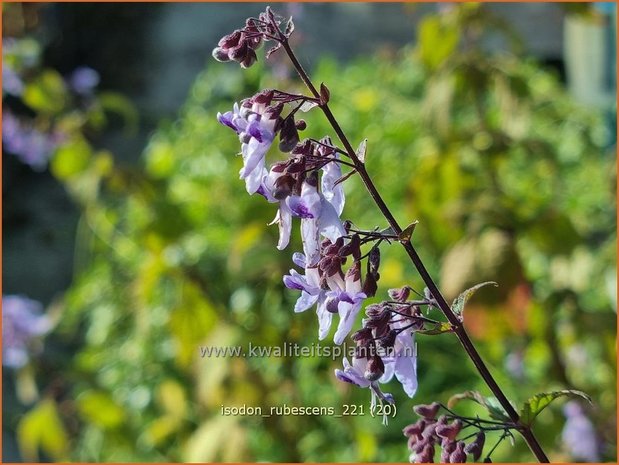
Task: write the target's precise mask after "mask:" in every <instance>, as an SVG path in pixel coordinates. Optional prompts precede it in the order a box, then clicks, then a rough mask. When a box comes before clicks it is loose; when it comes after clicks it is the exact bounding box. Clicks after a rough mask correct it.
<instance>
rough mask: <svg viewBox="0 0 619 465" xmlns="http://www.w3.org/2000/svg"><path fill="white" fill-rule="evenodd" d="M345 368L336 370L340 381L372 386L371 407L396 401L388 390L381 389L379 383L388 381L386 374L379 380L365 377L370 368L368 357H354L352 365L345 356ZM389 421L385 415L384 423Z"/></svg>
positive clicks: (336, 375)
mask: <svg viewBox="0 0 619 465" xmlns="http://www.w3.org/2000/svg"><path fill="white" fill-rule="evenodd" d="M343 363H344V370H338V369H336V370H335V377H336V378H337V379H339V380H340V381H343V382H345V383H350V384H354V385H356V386H359V387H361V388H370V391H371V392H372V400H371V403H370V408H371V409H372V410H374V409H375V408H376V403H377V402H378V403H380V404H382V403H383V402H387V403H389V404H393V403H394V399H393V396H392V395H391V394H389V393H388V392H383V391H382V390H381V389H380V386H379V383H385V382H387V381H388V379H386V374H385V375H383V376H382V377H381V378H380V379H379V380H378V381H369V380H368V379H367V378H366V377H365V373H366V372H367V369H368V363H369V362H368V359H367V358H353V360H352V365H351V364H350V363H349V362H348V358H346V357H344V360H343ZM386 423H387V416H386V415H383V424H386Z"/></svg>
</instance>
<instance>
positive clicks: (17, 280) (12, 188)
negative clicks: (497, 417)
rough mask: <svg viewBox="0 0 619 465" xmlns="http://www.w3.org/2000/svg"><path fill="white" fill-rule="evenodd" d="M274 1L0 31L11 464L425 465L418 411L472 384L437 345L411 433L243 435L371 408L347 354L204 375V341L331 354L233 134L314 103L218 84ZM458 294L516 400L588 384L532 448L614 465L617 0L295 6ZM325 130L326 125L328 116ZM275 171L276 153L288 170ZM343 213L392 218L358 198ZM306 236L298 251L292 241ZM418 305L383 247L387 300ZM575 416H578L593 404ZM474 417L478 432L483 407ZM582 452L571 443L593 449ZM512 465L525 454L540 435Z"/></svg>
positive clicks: (229, 75) (273, 79)
mask: <svg viewBox="0 0 619 465" xmlns="http://www.w3.org/2000/svg"><path fill="white" fill-rule="evenodd" d="M264 7H265V5H261V4H234V5H226V4H216V3H213V4H182V3H175V4H165V3H161V4H120V3H119V4H113V3H112V4H89V3H82V4H72V3H62V4H60V3H58V4H54V3H50V4H36V3H28V4H20V3H9V4H7V3H4V4H3V5H2V12H3V19H2V20H3V49H2V58H3V67H2V76H3V79H2V84H3V94H2V96H3V100H2V109H3V121H2V148H3V157H2V167H3V168H2V179H3V192H2V195H3V216H2V222H3V223H2V225H3V249H2V252H3V263H2V281H3V365H4V366H3V374H2V380H3V383H2V388H3V391H2V396H3V397H2V402H3V431H2V435H3V436H2V437H3V440H2V444H3V451H2V454H3V461H5V462H17V461H22V460H26V461H36V460H42V461H82V462H99V461H114V462H131V461H144V462H150V461H154V462H156V461H166V462H170V461H204V462H206V461H215V460H217V461H279V462H281V461H287V462H301V461H313V462H324V461H329V462H372V461H384V462H388V461H396V462H402V461H406V460H407V459H408V451H407V447H406V441H405V438H404V437H403V436H402V434H401V428H402V427H403V426H405V425H406V424H408V423H411V422H412V421H414V420H415V416H414V414H413V413H412V406H413V405H415V404H418V403H425V402H431V401H434V400H436V401H442V402H446V400H447V399H448V398H449V397H450V396H451V395H453V394H455V393H458V392H462V391H465V390H472V389H477V390H480V391H481V392H482V393H484V394H489V392H487V390H486V388H485V386H484V385H483V383H482V382H481V381H480V379H479V378H478V376H477V374H476V372H475V370H474V369H473V367H472V365H471V363H469V362H468V361H467V359H466V356H465V355H464V353H463V352H462V350H461V349H460V347H459V345H458V343H457V341H456V340H455V338H453V337H451V336H449V335H442V336H419V337H418V338H417V341H418V353H419V361H418V365H419V366H418V371H419V390H418V393H417V395H416V396H415V398H414V399H412V400H411V399H408V398H407V397H406V395H405V394H404V393H403V392H401V389H400V387H399V386H398V385H397V383H395V382H394V385H393V386H387V390H388V391H389V392H392V393H393V394H394V396H395V397H396V401H397V403H398V406H399V412H398V415H397V416H396V417H395V418H394V419H392V420H391V421H390V423H389V425H388V426H387V427H384V426H383V425H382V424H381V421H380V419H377V418H371V417H370V416H369V415H365V416H357V417H346V418H333V417H328V416H315V417H312V416H280V417H277V416H273V417H271V418H268V419H265V418H261V417H250V416H222V415H221V406H222V405H225V406H241V405H243V404H246V405H249V406H263V407H268V406H271V405H274V406H281V405H283V404H287V405H289V406H333V407H336V408H338V406H341V405H342V404H359V405H361V404H363V405H367V403H368V400H369V399H368V398H369V393H368V392H367V391H366V390H361V389H356V388H354V387H353V386H348V385H344V384H342V383H340V382H338V381H337V380H335V378H334V376H333V370H334V369H335V368H339V367H340V366H341V362H340V361H332V360H329V359H326V358H320V359H319V358H252V359H241V358H235V359H231V358H228V359H225V358H210V359H202V358H200V356H199V350H198V347H199V345H204V344H208V345H222V346H227V345H242V346H247V345H248V344H249V343H250V342H251V343H252V344H253V345H281V344H283V343H284V342H290V343H298V344H300V345H308V344H310V343H312V342H315V341H316V334H317V324H316V321H315V316H314V315H313V314H312V312H307V313H303V314H298V315H294V314H293V312H292V308H293V306H294V302H295V299H296V295H295V293H294V292H291V291H289V290H286V289H285V288H284V286H283V285H282V281H281V277H282V275H283V274H284V273H286V272H287V271H288V270H289V268H290V267H291V254H292V252H293V251H296V250H299V249H300V241H299V237H298V236H296V235H295V236H293V242H292V244H291V246H290V247H289V249H287V250H286V251H284V252H278V251H277V250H276V249H275V244H276V243H277V230H276V228H274V227H267V226H266V223H267V222H268V221H270V220H271V219H272V217H273V215H274V209H273V206H272V205H267V204H266V202H263V201H261V199H259V198H256V197H249V196H247V195H246V193H245V189H244V185H243V182H241V181H239V180H238V179H237V178H238V170H239V167H240V164H241V163H240V160H239V159H238V158H236V157H235V156H234V154H235V153H237V152H238V150H239V149H238V140H237V138H236V137H234V136H233V135H232V134H231V133H230V131H228V130H226V129H225V128H223V127H221V126H220V125H219V124H218V123H217V121H216V119H215V115H216V113H217V111H221V112H224V111H227V110H228V109H230V108H231V107H232V104H233V102H234V101H238V100H240V99H241V98H243V97H248V96H250V95H252V94H253V93H255V92H256V91H258V90H260V89H262V88H265V87H278V88H281V89H285V90H295V89H296V90H299V91H301V90H302V87H301V86H300V83H299V82H298V81H297V80H296V79H295V76H294V73H293V70H291V69H290V67H289V65H288V64H287V62H286V60H285V59H284V57H283V56H281V55H278V54H275V55H273V57H272V58H271V59H270V60H269V62H268V63H265V62H264V59H262V57H261V56H260V53H259V57H260V58H259V63H258V64H257V65H255V66H254V67H252V68H251V69H250V70H248V71H245V72H243V71H241V70H240V69H239V68H238V66H236V65H234V64H218V63H216V62H214V60H213V59H212V58H211V56H210V53H211V50H212V48H213V47H214V46H215V44H216V42H217V41H218V39H219V38H220V37H221V36H223V35H224V34H227V33H229V32H231V31H232V30H233V29H235V28H238V27H241V26H242V24H243V21H244V19H245V18H246V17H248V16H257V15H258V13H260V12H261V11H264ZM275 10H276V11H277V12H279V13H281V14H283V15H293V16H294V18H295V23H296V32H295V35H294V45H295V47H296V48H297V50H298V52H299V56H300V57H301V60H302V62H303V63H304V65H305V66H307V68H308V69H309V70H310V72H311V74H312V76H313V77H314V79H315V80H316V82H320V81H324V82H325V83H327V85H328V86H329V88H330V90H331V96H332V97H331V101H332V107H333V110H334V113H335V115H336V116H337V117H338V119H339V120H340V123H341V125H342V126H343V128H344V129H345V131H346V132H347V134H348V135H349V138H350V139H351V140H352V141H353V143H359V142H360V141H361V140H362V139H363V138H366V137H367V138H368V141H369V142H368V147H369V149H368V162H367V166H368V169H369V171H370V173H371V174H372V175H373V177H374V179H375V181H376V184H377V185H378V187H379V190H380V191H381V192H382V193H384V196H385V199H386V201H387V203H388V204H389V205H390V206H391V207H392V209H393V211H394V213H395V215H396V217H397V218H398V220H399V221H400V222H401V223H403V224H407V223H408V222H410V221H413V220H415V219H418V220H419V221H420V224H419V226H418V227H417V229H416V231H415V235H414V238H413V239H414V241H415V243H416V245H417V246H418V248H419V251H420V254H421V256H422V257H423V259H424V260H425V261H426V263H427V265H428V267H429V269H430V270H431V274H432V275H433V276H435V277H436V278H437V280H438V281H439V285H440V288H441V289H442V290H444V292H445V294H446V297H447V298H448V299H452V298H454V297H455V296H456V295H457V294H458V293H459V292H460V291H462V290H464V289H466V288H467V287H469V286H470V285H472V284H476V283H478V282H481V281H487V280H493V281H497V282H498V283H499V285H500V287H499V288H497V289H496V290H494V289H492V290H487V289H484V290H483V291H482V292H479V293H478V294H477V295H476V296H475V297H474V298H473V299H472V300H471V303H470V304H469V306H468V307H467V313H466V315H467V321H466V325H467V327H468V329H469V330H470V333H471V335H472V337H473V339H474V341H475V342H476V344H477V345H478V347H479V349H480V351H481V353H482V354H483V355H484V357H485V359H486V361H487V362H488V364H489V365H490V367H491V369H492V371H493V373H494V374H495V375H496V377H497V379H498V381H499V384H500V385H501V386H502V387H503V388H504V390H505V392H506V393H507V395H508V397H509V398H510V399H512V400H513V401H514V403H516V404H517V405H520V404H522V402H524V401H525V400H527V399H528V398H529V397H530V396H532V395H533V394H535V393H537V392H541V391H550V390H555V389H565V388H570V389H580V390H583V391H585V392H587V393H588V394H589V395H590V396H591V397H592V399H593V404H592V405H588V404H575V403H569V404H566V403H565V402H557V403H556V404H553V405H552V406H551V407H550V408H549V409H547V410H546V411H545V412H544V413H543V414H542V415H540V417H539V418H538V420H537V425H536V433H537V434H538V436H539V439H540V441H541V443H542V444H543V446H544V448H545V449H546V451H547V453H548V454H549V456H550V458H551V459H552V460H554V461H570V460H574V461H615V460H616V441H615V438H616V415H615V412H616V389H615V386H616V279H617V277H616V197H615V192H616V157H615V144H616V130H615V128H616V105H615V102H616V94H615V89H616V75H615V69H616V65H615V56H616V49H615V45H614V44H615V43H616V30H615V26H614V25H615V24H616V19H615V16H616V10H615V4H613V3H596V4H578V3H576V4H574V3H571V4H569V5H568V4H560V3H552V4H550V3H526V4H524V3H522V4H521V3H511V4H492V3H488V4H469V3H464V4H440V5H437V4H431V3H426V4H419V5H416V4H398V3H390V4H371V3H364V4H355V3H346V4H287V3H282V4H277V5H276V6H275ZM306 116H307V121H308V129H307V130H306V131H305V132H304V133H303V134H302V136H306V137H316V138H320V137H322V136H323V135H325V134H329V129H328V127H327V126H326V124H325V122H324V121H322V119H321V118H320V115H319V114H317V113H316V114H313V113H309V114H308V115H306ZM277 156H278V154H277V153H276V151H275V150H273V151H272V154H271V155H270V159H272V160H274V159H276V157H277ZM346 194H347V205H346V209H345V212H344V217H345V218H351V219H353V220H354V221H355V223H356V224H357V225H360V226H362V227H364V228H372V227H374V226H381V227H383V226H384V220H382V219H381V217H380V215H379V214H378V212H377V210H376V209H375V208H374V207H373V205H372V203H371V201H370V200H369V198H368V197H367V195H366V194H365V191H364V189H363V186H362V184H361V183H360V182H359V180H358V179H356V178H352V179H351V180H350V181H349V182H347V184H346ZM295 234H296V233H295ZM407 283H408V284H412V285H413V286H415V287H416V288H418V289H422V288H423V286H422V284H421V282H420V280H419V278H418V277H417V276H416V274H415V272H414V270H413V269H412V266H411V265H409V263H408V262H407V260H406V259H405V257H404V256H403V254H402V253H401V250H400V248H398V247H394V248H392V249H387V248H386V249H384V250H383V260H382V269H381V280H380V282H379V292H378V295H377V298H376V299H378V300H382V299H383V298H384V297H385V296H386V290H387V289H388V288H390V287H399V286H401V285H403V284H407ZM572 402H574V401H572ZM462 412H463V413H464V414H471V415H473V414H475V413H477V411H476V410H475V409H474V407H473V406H465V405H464V404H463V405H462ZM574 437H576V438H578V440H577V441H575V440H574V439H573V438H574ZM493 459H494V460H495V461H511V462H514V461H529V460H532V456H531V455H530V453H529V452H528V450H527V449H526V446H525V445H524V444H523V443H522V441H520V440H518V441H516V444H515V446H513V447H512V446H511V445H510V444H509V442H504V443H503V444H502V445H501V446H500V447H499V449H498V450H497V452H496V453H495V454H494V455H493Z"/></svg>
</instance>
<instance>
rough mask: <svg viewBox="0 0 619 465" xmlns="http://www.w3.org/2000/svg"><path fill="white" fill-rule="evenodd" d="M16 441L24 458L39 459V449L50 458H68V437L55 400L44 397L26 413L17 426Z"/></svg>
mask: <svg viewBox="0 0 619 465" xmlns="http://www.w3.org/2000/svg"><path fill="white" fill-rule="evenodd" d="M17 441H18V443H19V448H20V451H21V454H22V456H23V458H24V459H26V460H27V461H31V462H38V461H39V450H41V451H43V452H44V453H45V454H47V455H48V456H49V457H50V458H51V459H52V460H54V461H57V462H63V461H66V460H67V459H68V455H67V453H68V449H69V438H68V435H67V432H66V430H65V427H64V425H63V424H62V420H61V419H60V415H59V414H58V407H57V405H56V402H54V401H53V400H52V399H49V398H48V399H45V400H42V401H41V402H39V404H38V405H36V406H35V407H34V408H33V409H32V410H30V411H29V412H28V413H26V414H25V415H24V416H23V417H22V418H21V420H20V422H19V424H18V426H17Z"/></svg>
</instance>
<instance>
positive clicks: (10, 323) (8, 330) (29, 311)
mask: <svg viewBox="0 0 619 465" xmlns="http://www.w3.org/2000/svg"><path fill="white" fill-rule="evenodd" d="M51 326H52V325H51V321H50V319H49V317H48V316H47V315H45V314H43V305H41V303H39V302H37V301H35V300H32V299H29V298H27V297H23V296H18V295H4V296H2V364H3V365H5V366H7V367H11V368H21V367H23V366H24V365H26V364H27V363H28V360H29V358H30V352H31V348H32V341H33V340H34V339H35V338H36V337H38V336H42V335H44V334H46V333H47V332H49V330H50V329H51Z"/></svg>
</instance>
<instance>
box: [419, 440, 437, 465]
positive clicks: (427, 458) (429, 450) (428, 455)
mask: <svg viewBox="0 0 619 465" xmlns="http://www.w3.org/2000/svg"><path fill="white" fill-rule="evenodd" d="M415 462H416V463H434V446H433V445H432V444H426V446H425V447H424V448H423V450H422V451H421V454H419V455H418V456H417V457H416V458H415Z"/></svg>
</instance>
